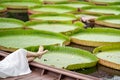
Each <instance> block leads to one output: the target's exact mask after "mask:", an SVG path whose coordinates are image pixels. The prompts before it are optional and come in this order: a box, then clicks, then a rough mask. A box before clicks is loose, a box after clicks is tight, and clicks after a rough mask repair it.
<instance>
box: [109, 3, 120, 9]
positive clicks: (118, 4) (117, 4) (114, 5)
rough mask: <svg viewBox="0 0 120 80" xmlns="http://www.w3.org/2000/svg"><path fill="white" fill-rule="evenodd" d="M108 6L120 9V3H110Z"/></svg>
mask: <svg viewBox="0 0 120 80" xmlns="http://www.w3.org/2000/svg"><path fill="white" fill-rule="evenodd" d="M108 6H113V7H119V8H120V2H114V3H110V4H108Z"/></svg>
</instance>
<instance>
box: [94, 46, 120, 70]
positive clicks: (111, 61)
mask: <svg viewBox="0 0 120 80" xmlns="http://www.w3.org/2000/svg"><path fill="white" fill-rule="evenodd" d="M94 53H95V55H96V56H97V57H98V58H99V59H100V60H99V63H100V64H102V65H105V66H107V67H111V68H114V69H118V70H120V44H117V45H106V46H100V47H98V48H95V50H94Z"/></svg>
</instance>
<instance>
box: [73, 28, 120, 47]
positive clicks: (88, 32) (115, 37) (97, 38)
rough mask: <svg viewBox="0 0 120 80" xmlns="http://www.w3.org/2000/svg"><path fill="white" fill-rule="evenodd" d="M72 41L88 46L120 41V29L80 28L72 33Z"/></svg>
mask: <svg viewBox="0 0 120 80" xmlns="http://www.w3.org/2000/svg"><path fill="white" fill-rule="evenodd" d="M71 38H72V42H74V43H77V44H82V45H87V46H101V45H106V44H118V43H120V30H117V29H109V28H94V29H80V30H77V31H76V32H75V31H74V32H73V33H72V34H71Z"/></svg>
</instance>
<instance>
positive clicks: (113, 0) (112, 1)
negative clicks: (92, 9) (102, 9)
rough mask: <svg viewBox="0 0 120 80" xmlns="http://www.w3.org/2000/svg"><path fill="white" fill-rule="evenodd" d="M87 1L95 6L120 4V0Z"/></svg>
mask: <svg viewBox="0 0 120 80" xmlns="http://www.w3.org/2000/svg"><path fill="white" fill-rule="evenodd" d="M87 1H89V2H93V3H96V4H108V3H114V2H120V0H87Z"/></svg>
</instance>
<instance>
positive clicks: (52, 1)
mask: <svg viewBox="0 0 120 80" xmlns="http://www.w3.org/2000/svg"><path fill="white" fill-rule="evenodd" d="M42 1H43V3H44V4H55V3H61V2H71V0H42ZM74 1H77V0H74Z"/></svg>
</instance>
